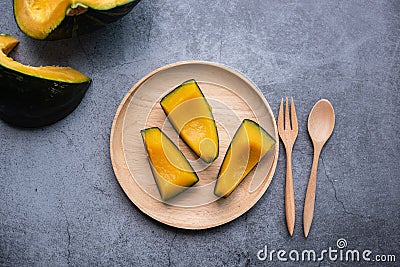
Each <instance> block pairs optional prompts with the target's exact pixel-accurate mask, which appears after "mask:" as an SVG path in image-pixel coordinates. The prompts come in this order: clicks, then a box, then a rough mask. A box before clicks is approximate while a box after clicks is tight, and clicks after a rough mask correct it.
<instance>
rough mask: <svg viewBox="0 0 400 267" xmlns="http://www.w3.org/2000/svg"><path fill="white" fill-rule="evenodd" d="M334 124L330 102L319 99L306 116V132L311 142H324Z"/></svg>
mask: <svg viewBox="0 0 400 267" xmlns="http://www.w3.org/2000/svg"><path fill="white" fill-rule="evenodd" d="M334 126H335V111H334V110H333V107H332V104H331V103H330V102H329V101H328V100H326V99H321V100H320V101H318V102H317V103H316V104H315V105H314V107H313V108H312V109H311V112H310V115H309V116H308V133H309V134H310V137H311V140H312V141H313V142H318V143H322V144H325V142H326V141H327V140H328V139H329V137H330V136H331V134H332V132H333V128H334Z"/></svg>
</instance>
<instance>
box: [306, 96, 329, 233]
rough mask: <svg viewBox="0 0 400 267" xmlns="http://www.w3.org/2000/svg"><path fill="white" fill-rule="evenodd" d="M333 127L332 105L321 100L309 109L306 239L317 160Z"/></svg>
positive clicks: (311, 216) (315, 180)
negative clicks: (310, 152) (311, 150)
mask: <svg viewBox="0 0 400 267" xmlns="http://www.w3.org/2000/svg"><path fill="white" fill-rule="evenodd" d="M334 126H335V111H334V110H333V107H332V104H331V103H330V102H329V101H328V100H326V99H321V100H320V101H318V102H317V103H316V104H315V105H314V107H313V108H312V109H311V112H310V115H309V116H308V133H309V134H310V137H311V140H312V143H313V146H314V159H313V164H312V167H311V174H310V180H309V182H308V187H307V193H306V199H305V202H304V213H303V225H304V236H305V237H307V236H308V233H309V231H310V228H311V223H312V219H313V216H314V203H315V189H316V185H317V169H318V160H319V155H320V153H321V150H322V147H323V146H324V144H325V143H326V141H327V140H328V139H329V137H330V136H331V134H332V132H333V128H334Z"/></svg>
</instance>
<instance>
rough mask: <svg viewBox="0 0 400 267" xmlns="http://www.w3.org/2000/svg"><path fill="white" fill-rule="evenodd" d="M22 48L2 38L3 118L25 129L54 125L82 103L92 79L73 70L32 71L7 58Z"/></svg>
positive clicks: (0, 80)
mask: <svg viewBox="0 0 400 267" xmlns="http://www.w3.org/2000/svg"><path fill="white" fill-rule="evenodd" d="M17 44H18V40H17V39H15V38H14V37H12V36H10V35H0V118H1V119H2V120H4V121H6V122H8V123H10V124H13V125H17V126H22V127H39V126H44V125H48V124H51V123H54V122H56V121H58V120H60V119H62V118H64V117H65V116H67V115H68V114H69V113H71V112H72V111H73V110H74V109H75V108H76V107H77V106H78V105H79V103H80V102H81V100H82V98H83V96H84V95H85V93H86V90H87V88H88V87H89V85H90V82H91V80H90V78H89V77H87V76H85V75H84V74H82V73H80V72H79V71H77V70H75V69H72V68H69V67H53V66H47V67H30V66H25V65H23V64H21V63H19V62H16V61H14V60H13V59H11V58H9V57H7V54H8V53H9V52H10V51H11V50H12V49H13V48H14V47H15V46H16V45H17Z"/></svg>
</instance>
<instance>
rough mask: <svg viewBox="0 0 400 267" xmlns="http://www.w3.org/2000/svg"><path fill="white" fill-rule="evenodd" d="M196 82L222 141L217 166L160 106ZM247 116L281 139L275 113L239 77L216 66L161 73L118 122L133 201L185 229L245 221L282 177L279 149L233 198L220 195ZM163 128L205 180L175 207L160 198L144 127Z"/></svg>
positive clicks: (120, 154) (121, 159) (141, 85)
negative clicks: (199, 155)
mask: <svg viewBox="0 0 400 267" xmlns="http://www.w3.org/2000/svg"><path fill="white" fill-rule="evenodd" d="M189 79H195V80H196V81H197V82H198V84H199V86H200V88H201V90H202V91H203V93H204V95H205V96H206V98H207V100H208V102H209V103H210V105H211V106H212V108H213V114H214V118H215V120H216V122H217V128H218V134H219V139H220V154H219V157H218V158H217V159H216V160H215V161H214V162H213V163H212V164H210V165H205V163H203V162H202V161H201V160H199V159H196V157H195V155H194V154H193V152H191V151H190V149H189V148H188V147H187V146H186V145H185V144H184V143H183V142H182V141H181V140H180V139H179V137H178V135H177V133H176V132H175V131H174V130H173V128H172V126H171V125H170V123H169V122H168V120H167V119H166V116H165V115H164V112H163V111H162V109H161V107H160V104H159V101H160V99H161V98H162V97H163V96H164V95H166V94H167V93H168V92H170V91H171V90H172V89H174V88H175V87H176V86H178V85H179V84H181V83H182V82H184V81H186V80H189ZM245 118H248V119H252V120H254V121H256V122H258V123H259V124H260V125H261V126H262V127H263V128H264V129H265V130H266V131H267V132H268V133H270V134H271V136H273V137H274V138H275V140H277V141H278V140H279V139H278V131H277V127H276V122H275V118H274V115H273V113H272V110H271V108H270V107H269V105H268V103H267V101H266V100H265V98H264V97H263V95H262V94H261V93H260V92H259V90H258V89H257V88H256V86H255V85H254V84H252V83H251V82H250V81H249V80H247V79H246V78H245V77H244V76H243V75H241V74H240V73H238V72H236V71H234V70H232V69H230V68H228V67H226V66H223V65H219V64H216V63H211V62H202V61H185V62H178V63H174V64H170V65H167V66H164V67H162V68H159V69H157V70H155V71H153V72H151V73H149V74H148V75H147V76H145V77H144V78H142V79H141V80H140V81H139V82H138V83H136V84H135V85H134V86H133V87H132V89H131V90H130V91H129V92H128V93H127V94H126V96H125V97H124V99H123V100H122V103H121V104H120V106H119V108H118V110H117V112H116V114H115V118H114V122H113V125H112V129H111V137H110V153H111V161H112V165H113V168H114V172H115V175H116V178H117V180H118V182H119V184H120V185H121V187H122V189H123V190H124V192H125V193H126V195H127V196H128V197H129V199H130V200H131V201H132V202H133V203H134V204H135V205H136V206H137V207H138V208H139V209H140V210H142V211H143V212H144V213H146V214H147V215H149V216H150V217H152V218H154V219H156V220H158V221H160V222H162V223H165V224H168V225H171V226H175V227H178V228H185V229H204V228H210V227H215V226H218V225H221V224H224V223H227V222H229V221H232V220H234V219H235V218H237V217H239V216H240V215H242V214H243V213H245V212H246V211H247V210H249V209H250V208H251V207H252V206H253V205H254V204H255V203H256V202H257V201H258V200H259V199H260V198H261V197H262V195H263V194H264V193H265V191H266V190H267V188H268V186H269V184H270V182H271V179H272V177H273V175H274V172H275V167H276V163H277V160H278V149H279V146H278V145H277V144H275V146H274V147H273V149H271V151H270V152H268V154H267V155H266V156H265V157H264V158H263V159H262V160H261V162H260V163H259V164H258V165H257V166H256V167H255V168H254V169H253V171H252V172H250V173H249V174H248V176H247V177H246V178H245V179H244V180H243V182H242V183H241V184H240V185H239V186H238V188H236V190H235V191H234V192H233V193H232V194H231V195H230V196H229V197H228V198H226V199H218V198H216V197H215V196H214V194H213V189H214V185H215V180H216V176H217V174H218V170H219V167H220V166H221V163H222V160H223V158H224V156H225V153H226V150H227V148H228V146H229V143H230V141H231V138H232V136H233V135H234V133H235V131H236V130H237V128H238V127H239V125H240V123H241V121H242V120H243V119H245ZM152 126H158V127H159V128H160V129H162V130H163V131H164V132H165V133H166V134H167V135H168V136H169V137H170V138H171V139H172V141H173V142H174V143H175V144H177V145H178V146H179V148H180V149H181V150H182V152H183V153H184V154H185V156H186V157H187V158H188V159H189V161H190V163H191V164H192V166H193V167H194V168H195V170H196V171H197V173H198V176H199V178H200V181H199V182H198V183H197V184H196V185H195V186H194V187H193V188H190V189H189V190H187V191H185V192H184V193H182V194H181V195H179V196H178V197H176V198H174V199H172V200H171V201H170V202H168V203H164V202H162V201H161V200H160V196H159V193H158V191H157V187H156V184H155V181H154V178H153V176H152V173H151V170H150V166H149V163H148V160H147V157H146V154H145V150H144V146H143V142H142V139H141V135H140V130H141V129H144V128H147V127H152Z"/></svg>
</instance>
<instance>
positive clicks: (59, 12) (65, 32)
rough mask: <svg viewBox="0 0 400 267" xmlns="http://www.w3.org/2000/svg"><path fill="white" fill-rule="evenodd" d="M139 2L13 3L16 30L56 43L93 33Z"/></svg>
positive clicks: (44, 0) (27, 0) (58, 0)
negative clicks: (57, 40) (56, 41)
mask: <svg viewBox="0 0 400 267" xmlns="http://www.w3.org/2000/svg"><path fill="white" fill-rule="evenodd" d="M139 1H140V0H102V1H100V0H81V1H76V0H51V1H48V0H14V16H15V20H16V21H17V24H18V26H19V28H20V29H21V30H22V31H23V32H24V33H25V34H27V35H28V36H30V37H32V38H35V39H47V40H56V39H63V38H69V37H72V36H76V35H80V34H83V33H86V32H90V31H93V30H95V29H97V28H100V27H102V26H104V25H107V24H108V23H111V22H114V21H116V20H118V19H120V18H121V17H123V16H125V15H126V14H128V13H129V12H130V11H131V10H132V8H133V7H134V6H136V4H137V3H139Z"/></svg>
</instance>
